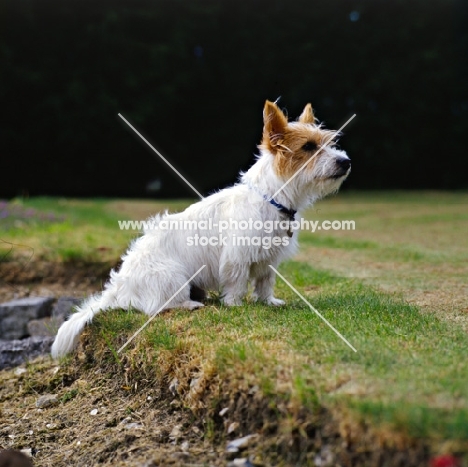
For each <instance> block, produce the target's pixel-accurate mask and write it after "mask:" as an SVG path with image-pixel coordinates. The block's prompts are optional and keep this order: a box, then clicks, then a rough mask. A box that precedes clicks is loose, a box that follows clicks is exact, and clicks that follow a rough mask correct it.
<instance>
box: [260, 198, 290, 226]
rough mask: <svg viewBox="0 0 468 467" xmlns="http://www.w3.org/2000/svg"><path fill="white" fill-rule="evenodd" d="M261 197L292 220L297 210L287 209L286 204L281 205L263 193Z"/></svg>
mask: <svg viewBox="0 0 468 467" xmlns="http://www.w3.org/2000/svg"><path fill="white" fill-rule="evenodd" d="M263 198H264V199H265V200H266V201H268V202H269V203H270V204H272V205H273V206H274V207H275V208H276V209H278V210H279V211H281V212H282V213H283V214H286V215H287V216H288V217H289V220H290V221H293V220H294V216H295V215H296V213H297V211H295V210H294V209H288V208H287V207H286V206H283V205H282V204H280V203H278V202H277V201H275V200H274V199H273V198H269V197H268V196H267V195H263Z"/></svg>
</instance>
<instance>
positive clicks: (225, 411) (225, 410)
mask: <svg viewBox="0 0 468 467" xmlns="http://www.w3.org/2000/svg"><path fill="white" fill-rule="evenodd" d="M228 411H229V407H224V409H221V410H220V411H219V416H220V417H224V415H226V413H227V412H228Z"/></svg>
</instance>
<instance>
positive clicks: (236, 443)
mask: <svg viewBox="0 0 468 467" xmlns="http://www.w3.org/2000/svg"><path fill="white" fill-rule="evenodd" d="M256 438H258V435H257V434H253V435H247V436H243V437H242V438H237V439H234V440H232V441H230V442H229V443H228V445H227V447H226V451H227V452H239V451H240V450H241V449H245V448H246V447H247V446H248V445H249V444H250V442H251V441H252V440H254V439H256Z"/></svg>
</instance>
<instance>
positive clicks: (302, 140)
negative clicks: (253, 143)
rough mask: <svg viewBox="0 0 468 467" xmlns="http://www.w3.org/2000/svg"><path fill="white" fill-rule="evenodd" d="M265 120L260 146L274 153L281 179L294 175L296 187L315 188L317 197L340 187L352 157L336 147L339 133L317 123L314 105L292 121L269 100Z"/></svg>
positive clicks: (264, 115) (276, 168)
mask: <svg viewBox="0 0 468 467" xmlns="http://www.w3.org/2000/svg"><path fill="white" fill-rule="evenodd" d="M263 122H264V127H263V138H262V142H261V144H260V149H262V150H264V151H265V150H266V151H268V152H269V153H270V154H271V155H272V156H273V158H274V159H273V168H274V170H275V173H276V175H277V176H278V177H279V178H280V179H282V180H284V181H287V180H290V179H291V178H292V177H294V178H293V180H291V184H293V186H296V188H299V189H301V190H303V189H308V190H311V192H312V193H313V194H314V195H315V196H317V197H322V196H325V195H327V194H329V193H332V192H334V191H336V190H338V188H339V187H340V185H341V183H342V182H343V181H344V180H345V178H346V177H347V176H348V175H349V172H350V171H351V160H350V159H349V157H348V156H347V154H346V153H345V152H344V151H342V150H340V149H337V148H336V141H335V138H336V137H337V136H338V133H337V132H335V131H330V130H325V129H324V128H322V127H321V125H319V124H317V122H316V119H315V116H314V112H313V110H312V106H311V105H310V104H307V105H306V106H305V108H304V111H303V112H302V114H301V115H300V117H299V118H298V119H297V121H295V122H288V119H287V117H286V116H285V114H284V113H283V112H282V111H281V109H280V108H279V107H278V106H277V105H276V104H275V103H273V102H270V101H266V103H265V108H264V110H263ZM312 193H311V194H312Z"/></svg>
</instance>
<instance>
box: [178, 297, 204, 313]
mask: <svg viewBox="0 0 468 467" xmlns="http://www.w3.org/2000/svg"><path fill="white" fill-rule="evenodd" d="M204 306H205V305H203V303H201V302H195V301H194V300H187V301H185V302H184V303H182V304H181V305H180V307H181V308H185V309H186V310H190V311H193V310H196V309H197V308H202V307H204Z"/></svg>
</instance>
